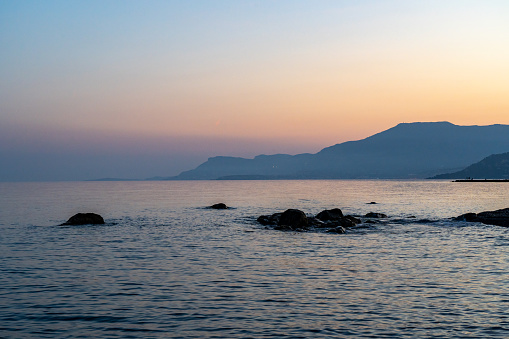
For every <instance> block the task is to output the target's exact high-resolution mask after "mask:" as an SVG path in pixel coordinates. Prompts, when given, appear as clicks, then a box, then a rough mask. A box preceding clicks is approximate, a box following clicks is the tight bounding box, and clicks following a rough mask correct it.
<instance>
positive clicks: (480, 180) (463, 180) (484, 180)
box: [452, 179, 509, 182]
mask: <svg viewBox="0 0 509 339" xmlns="http://www.w3.org/2000/svg"><path fill="white" fill-rule="evenodd" d="M452 182H509V179H457V180H453V181H452Z"/></svg>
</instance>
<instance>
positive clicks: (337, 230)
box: [327, 226, 346, 234]
mask: <svg viewBox="0 0 509 339" xmlns="http://www.w3.org/2000/svg"><path fill="white" fill-rule="evenodd" d="M327 233H338V234H343V233H346V231H345V229H344V228H343V227H341V226H338V227H335V228H331V229H329V230H327Z"/></svg>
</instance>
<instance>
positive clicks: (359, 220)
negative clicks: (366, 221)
mask: <svg viewBox="0 0 509 339" xmlns="http://www.w3.org/2000/svg"><path fill="white" fill-rule="evenodd" d="M345 219H348V220H350V221H352V222H353V223H354V224H360V223H362V220H361V219H359V218H356V217H354V216H353V215H345Z"/></svg>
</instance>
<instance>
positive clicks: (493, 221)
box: [454, 208, 509, 227]
mask: <svg viewBox="0 0 509 339" xmlns="http://www.w3.org/2000/svg"><path fill="white" fill-rule="evenodd" d="M454 220H456V221H469V222H482V223H483V224H487V225H497V226H505V227H509V208H504V209H500V210H496V211H486V212H481V213H465V214H462V215H460V216H459V217H456V218H454Z"/></svg>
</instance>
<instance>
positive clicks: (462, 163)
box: [157, 122, 509, 180]
mask: <svg viewBox="0 0 509 339" xmlns="http://www.w3.org/2000/svg"><path fill="white" fill-rule="evenodd" d="M508 151H509V125H489V126H458V125H454V124H452V123H449V122H415V123H401V124H398V125H397V126H394V127H392V128H390V129H388V130H385V131H383V132H380V133H377V134H375V135H372V136H370V137H367V138H365V139H362V140H357V141H348V142H344V143H340V144H336V145H334V146H330V147H327V148H324V149H322V150H321V151H319V152H318V153H316V154H309V153H304V154H297V155H288V154H275V155H258V156H256V157H254V158H253V159H246V158H239V157H228V156H217V157H212V158H209V159H208V160H207V161H206V162H204V163H203V164H201V165H199V166H198V167H197V168H195V169H192V170H189V171H185V172H182V173H180V174H179V175H177V176H174V177H167V178H160V177H159V178H157V179H158V180H210V179H411V178H416V179H417V178H428V177H431V176H434V175H438V174H441V173H451V172H456V171H459V170H462V169H464V168H465V167H467V166H468V165H470V164H472V163H475V162H478V161H480V160H481V159H483V158H485V157H487V156H489V155H491V154H495V153H504V152H508Z"/></svg>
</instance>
